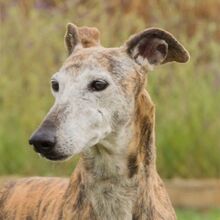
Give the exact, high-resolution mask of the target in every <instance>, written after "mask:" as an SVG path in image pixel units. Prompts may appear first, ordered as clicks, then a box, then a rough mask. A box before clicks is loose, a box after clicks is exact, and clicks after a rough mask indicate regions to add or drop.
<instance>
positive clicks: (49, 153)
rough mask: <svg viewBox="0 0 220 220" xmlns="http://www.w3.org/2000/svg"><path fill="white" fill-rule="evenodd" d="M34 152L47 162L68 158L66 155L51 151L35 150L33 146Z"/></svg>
mask: <svg viewBox="0 0 220 220" xmlns="http://www.w3.org/2000/svg"><path fill="white" fill-rule="evenodd" d="M34 151H36V152H37V153H39V154H40V155H41V156H42V157H44V158H46V159H48V160H53V161H58V160H65V159H67V158H68V156H67V155H61V154H59V153H57V152H54V151H53V150H47V151H45V150H42V149H39V148H36V147H35V146H34Z"/></svg>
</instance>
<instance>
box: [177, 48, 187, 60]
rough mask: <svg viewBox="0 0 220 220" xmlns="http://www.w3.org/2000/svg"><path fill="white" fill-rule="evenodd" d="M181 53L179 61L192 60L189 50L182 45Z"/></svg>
mask: <svg viewBox="0 0 220 220" xmlns="http://www.w3.org/2000/svg"><path fill="white" fill-rule="evenodd" d="M180 53H181V55H179V56H178V58H179V59H178V60H177V62H179V63H187V62H188V61H189V60H190V54H189V52H188V51H187V50H186V49H185V48H184V47H183V46H182V50H181V52H180Z"/></svg>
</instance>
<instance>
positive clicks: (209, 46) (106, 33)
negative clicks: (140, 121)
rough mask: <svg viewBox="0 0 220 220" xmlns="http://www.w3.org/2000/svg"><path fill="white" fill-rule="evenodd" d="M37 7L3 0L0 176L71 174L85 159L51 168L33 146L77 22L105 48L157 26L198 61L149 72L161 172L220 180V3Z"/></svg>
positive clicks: (170, 176) (161, 2) (0, 76)
mask: <svg viewBox="0 0 220 220" xmlns="http://www.w3.org/2000/svg"><path fill="white" fill-rule="evenodd" d="M20 2H24V1H20ZM31 2H32V3H33V1H30V5H23V6H22V7H20V6H18V5H16V4H15V3H13V4H12V3H10V1H7V3H6V1H2V0H0V3H1V5H3V6H4V7H3V12H4V13H2V16H1V29H0V54H1V59H0V155H1V156H0V157H1V163H0V175H8V174H16V175H70V173H71V172H72V170H73V169H74V167H75V163H76V160H77V158H74V159H73V160H71V161H68V162H65V163H62V164H59V163H58V164H55V163H51V162H48V161H45V160H44V159H42V158H40V157H38V155H36V154H35V153H34V152H33V150H32V149H31V148H30V147H29V146H28V143H27V141H28V138H29V136H30V134H31V133H32V131H33V130H34V129H35V128H36V127H37V126H38V125H39V123H40V122H41V120H42V118H43V117H44V115H45V114H46V112H47V111H48V109H49V108H50V106H51V104H52V103H53V98H52V96H51V94H50V88H49V80H50V77H51V75H52V74H53V73H54V72H56V71H57V70H58V69H59V67H60V66H61V65H62V62H63V61H64V59H65V58H66V51H65V49H64V46H63V35H64V32H65V24H66V23H67V22H69V21H72V22H75V23H76V24H78V25H80V26H81V25H88V26H96V27H98V28H99V29H100V30H101V33H102V39H101V40H102V42H103V44H104V45H105V46H119V45H121V44H122V43H123V42H124V41H125V40H126V39H127V38H128V37H129V36H130V35H131V34H133V33H135V32H137V31H140V30H143V29H145V28H146V27H149V26H157V27H161V28H165V29H167V30H169V31H170V32H172V33H173V34H174V35H175V36H177V38H178V39H179V40H180V41H181V42H182V43H183V44H184V45H185V46H186V48H187V49H188V50H189V51H190V54H191V61H190V62H189V63H188V64H185V65H181V64H169V65H164V66H161V67H158V68H157V69H156V70H155V71H154V73H150V74H149V85H148V89H149V91H150V94H151V96H152V99H153V100H154V102H155V103H156V109H157V110H156V114H157V115H156V116H157V117H156V136H157V147H158V168H159V172H160V174H161V175H162V176H163V177H165V178H172V177H175V176H178V177H186V178H190V177H193V178H204V177H220V160H219V155H220V141H219V131H220V117H219V112H220V102H219V100H220V72H219V54H220V44H219V40H218V39H219V38H218V36H219V35H218V34H219V32H218V29H217V25H218V13H216V11H217V8H218V7H219V4H218V1H217V0H216V1H215V0H212V1H210V3H207V4H205V6H204V5H203V4H195V2H194V1H190V2H191V3H187V2H186V1H178V3H177V2H176V1H174V0H173V1H172V4H170V7H168V8H167V7H165V6H166V1H163V0H160V1H159V0H158V1H155V3H153V2H151V1H146V2H147V7H146V5H142V7H141V5H139V4H141V3H137V4H134V5H132V2H133V1H131V5H128V6H124V5H120V7H119V6H118V5H117V4H118V3H117V1H113V3H112V4H113V6H111V5H105V4H102V3H100V2H101V1H87V2H86V3H85V2H84V3H83V4H80V3H71V2H72V1H64V2H65V4H64V3H61V2H60V1H53V2H54V6H53V7H52V8H47V7H46V8H38V9H36V7H34V6H33V5H32V4H31ZM51 2H52V1H51ZM56 2H57V5H56ZM193 2H194V3H193ZM133 3H134V2H133ZM74 4H75V5H74ZM114 4H116V5H114ZM142 4H143V3H142ZM213 5H214V6H213ZM111 7H112V8H111ZM143 8H144V10H145V11H146V13H145V11H143ZM152 9H153V10H152ZM165 9H166V10H165ZM213 16H216V17H214V18H215V19H214V18H213ZM119 21H120V22H119ZM180 27H181V28H180Z"/></svg>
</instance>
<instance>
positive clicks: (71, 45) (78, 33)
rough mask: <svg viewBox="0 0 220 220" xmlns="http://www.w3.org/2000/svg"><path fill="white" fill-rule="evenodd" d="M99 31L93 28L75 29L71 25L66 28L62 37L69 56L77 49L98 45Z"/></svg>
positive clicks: (74, 26)
mask: <svg viewBox="0 0 220 220" xmlns="http://www.w3.org/2000/svg"><path fill="white" fill-rule="evenodd" d="M99 35H100V34H99V31H98V29H97V28H93V27H77V26H76V25H74V24H72V23H68V24H67V26H66V34H65V37H64V40H65V44H66V47H67V50H68V54H69V55H70V54H71V53H72V52H73V51H74V50H75V49H76V48H77V47H78V48H82V47H94V46H98V45H99V44H100V40H99V39H100V37H99Z"/></svg>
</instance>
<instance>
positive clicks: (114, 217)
mask: <svg viewBox="0 0 220 220" xmlns="http://www.w3.org/2000/svg"><path fill="white" fill-rule="evenodd" d="M76 30H78V33H77V34H78V35H77V36H80V38H79V37H77V38H76V41H81V43H82V45H83V47H96V46H97V45H99V39H98V36H99V32H98V31H97V30H96V29H94V28H93V29H91V32H90V28H87V27H86V28H80V29H73V30H71V31H72V32H71V33H72V35H74V34H75V32H74V31H76ZM73 32H74V33H73ZM156 34H159V32H158V31H157V32H156ZM169 36H170V35H169ZM68 37H71V36H69V35H68V33H67V35H66V37H65V40H66V44H67V48H68V51H69V53H72V51H73V48H74V46H75V45H76V44H77V42H74V41H70V40H68ZM139 37H140V35H137V37H136V38H134V39H133V41H131V42H130V44H131V45H132V47H133V45H134V44H135V41H137V40H138V38H139ZM168 40H170V39H168ZM171 41H172V40H171ZM171 43H173V42H171ZM174 43H175V42H174ZM171 46H172V47H174V46H176V45H173V44H171ZM177 46H179V44H178V45H177ZM97 50H100V49H97ZM87 52H88V53H91V51H85V52H83V53H78V56H77V53H76V54H75V56H70V57H69V58H68V60H67V61H66V62H65V64H64V67H65V68H76V69H77V68H79V67H80V65H81V63H82V62H83V60H84V59H85V57H86V56H87V55H86V53H87ZM101 54H102V56H100V57H99V58H97V59H99V62H100V63H101V65H103V66H105V67H106V68H107V69H108V71H109V72H110V73H111V74H112V77H117V78H118V79H117V80H118V83H120V84H121V86H122V88H123V91H124V94H125V96H131V94H132V95H133V96H134V101H135V112H134V114H133V115H131V116H130V117H131V122H130V123H131V126H132V127H133V131H134V132H133V136H132V141H131V142H130V144H129V146H128V149H127V154H125V155H124V156H123V158H122V159H121V157H120V160H122V161H121V163H123V164H124V166H125V167H126V169H124V170H123V172H122V171H120V170H119V171H117V166H116V168H115V169H116V172H114V173H109V167H108V166H110V165H111V166H112V163H115V162H116V164H117V160H118V158H117V157H115V156H114V155H111V153H110V152H106V151H105V150H104V149H103V148H102V146H101V145H99V144H97V145H96V146H94V147H93V148H94V149H93V153H89V154H87V153H83V154H82V155H81V159H80V161H79V163H78V165H77V167H76V169H75V171H74V173H73V174H72V176H71V178H70V179H69V180H68V179H63V178H42V177H36V178H27V179H22V180H18V181H14V182H10V183H8V184H6V185H5V186H4V187H3V188H2V189H1V191H0V219H1V220H21V219H22V220H23V219H26V220H36V219H39V220H44V219H47V220H52V219H53V220H60V219H65V220H73V219H74V220H110V219H111V220H123V219H126V220H129V219H133V220H162V219H163V220H175V219H176V215H175V212H174V209H173V207H172V205H171V202H170V200H169V197H168V195H167V192H166V190H165V187H164V185H163V182H162V180H161V179H160V177H159V175H158V173H157V170H156V149H155V134H154V133H155V131H154V130H155V127H154V125H155V107H154V104H153V102H152V101H151V98H150V96H149V94H148V92H147V90H145V88H144V85H145V75H144V73H143V71H144V70H143V69H141V70H140V69H138V70H137V68H136V67H135V65H134V66H131V67H130V69H129V68H128V69H126V66H125V67H123V66H122V65H121V63H120V61H118V60H117V57H123V56H126V55H125V51H123V50H120V51H119V50H117V49H112V50H108V51H107V50H104V49H102V52H101ZM174 55H175V56H178V54H174ZM174 55H173V56H174ZM94 56H95V55H94ZM171 58H172V54H171V55H170V56H168V57H167V59H171ZM178 59H180V60H181V57H178ZM181 61H182V60H181ZM123 68H125V70H123ZM127 70H133V72H132V74H128V77H127V79H126V80H125V78H121V79H120V76H118V75H117V74H120V72H123V71H127ZM51 117H52V116H51ZM53 117H56V116H53ZM57 120H58V121H59V119H57ZM115 120H116V121H117V114H116V115H115ZM117 123H119V122H118V121H117ZM120 123H123V122H120ZM97 157H100V160H99V164H97V160H95V158H97ZM111 160H112V162H110V163H108V162H107V161H111ZM109 164H110V165H109ZM100 174H101V175H100Z"/></svg>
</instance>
